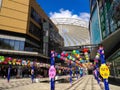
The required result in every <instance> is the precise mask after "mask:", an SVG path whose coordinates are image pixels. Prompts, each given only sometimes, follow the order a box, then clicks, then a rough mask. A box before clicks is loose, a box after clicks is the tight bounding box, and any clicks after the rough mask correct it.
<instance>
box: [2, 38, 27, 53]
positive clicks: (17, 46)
mask: <svg viewBox="0 0 120 90" xmlns="http://www.w3.org/2000/svg"><path fill="white" fill-rule="evenodd" d="M24 45H25V41H18V40H12V39H4V38H0V49H9V50H20V51H23V50H24Z"/></svg>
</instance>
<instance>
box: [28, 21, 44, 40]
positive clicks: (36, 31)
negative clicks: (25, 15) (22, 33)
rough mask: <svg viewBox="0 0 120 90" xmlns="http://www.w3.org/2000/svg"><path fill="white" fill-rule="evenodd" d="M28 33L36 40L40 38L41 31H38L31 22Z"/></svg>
mask: <svg viewBox="0 0 120 90" xmlns="http://www.w3.org/2000/svg"><path fill="white" fill-rule="evenodd" d="M29 32H30V33H31V34H32V35H34V36H35V37H37V38H39V39H40V38H42V33H43V32H42V30H41V29H39V28H38V27H37V26H36V25H35V24H33V23H32V22H30V28H29Z"/></svg>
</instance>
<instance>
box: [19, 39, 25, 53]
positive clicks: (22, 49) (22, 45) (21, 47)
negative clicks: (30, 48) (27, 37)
mask: <svg viewBox="0 0 120 90" xmlns="http://www.w3.org/2000/svg"><path fill="white" fill-rule="evenodd" d="M19 49H20V50H21V51H24V42H23V41H21V42H20V47H19Z"/></svg>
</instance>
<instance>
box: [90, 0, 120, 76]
mask: <svg viewBox="0 0 120 90" xmlns="http://www.w3.org/2000/svg"><path fill="white" fill-rule="evenodd" d="M90 10H91V17H90V23H89V29H90V32H91V39H92V40H91V41H92V43H93V44H102V45H103V46H104V50H105V56H106V57H105V58H106V60H107V62H110V63H111V68H110V70H111V75H113V76H115V77H119V76H120V67H119V65H120V60H119V58H120V39H119V36H120V0H90ZM97 36H98V37H97ZM96 37H97V38H96ZM95 51H96V49H94V50H93V51H92V54H91V55H92V57H93V58H94V56H95Z"/></svg>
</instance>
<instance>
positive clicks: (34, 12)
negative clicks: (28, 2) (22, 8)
mask: <svg viewBox="0 0 120 90" xmlns="http://www.w3.org/2000/svg"><path fill="white" fill-rule="evenodd" d="M31 18H32V19H33V20H34V21H36V22H37V23H38V24H39V25H40V26H41V23H42V22H41V17H40V15H38V13H37V12H36V11H35V10H34V8H32V7H31Z"/></svg>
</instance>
